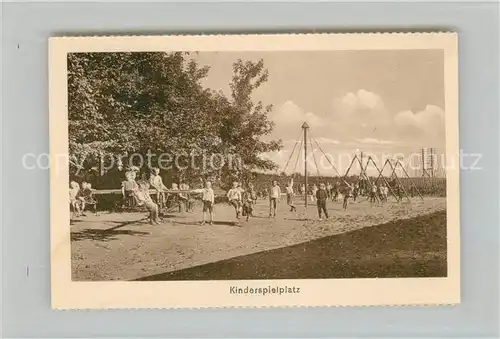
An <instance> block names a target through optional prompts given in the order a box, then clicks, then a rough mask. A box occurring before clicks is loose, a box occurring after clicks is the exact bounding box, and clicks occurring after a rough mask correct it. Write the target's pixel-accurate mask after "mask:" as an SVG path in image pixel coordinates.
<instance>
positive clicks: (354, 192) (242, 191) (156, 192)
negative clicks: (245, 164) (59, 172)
mask: <svg viewBox="0 0 500 339" xmlns="http://www.w3.org/2000/svg"><path fill="white" fill-rule="evenodd" d="M137 173H138V169H136V168H130V169H129V170H128V171H127V172H126V173H125V178H126V180H125V181H123V182H122V196H123V199H124V203H125V204H126V205H128V206H129V207H133V206H143V207H145V208H146V209H147V210H148V211H149V219H150V222H151V224H159V223H160V211H161V210H162V208H163V207H165V206H166V204H167V201H171V200H175V202H177V203H178V204H179V212H180V211H181V206H185V210H186V211H187V212H190V211H192V200H191V196H192V194H194V195H197V194H198V195H200V197H201V200H202V204H203V219H202V221H201V224H202V225H203V224H205V223H206V222H207V221H208V222H209V223H210V224H213V219H214V203H215V194H214V191H213V189H212V183H211V182H210V181H206V182H205V185H204V187H203V188H201V189H194V190H193V189H190V187H189V185H188V184H186V183H184V182H182V181H181V182H180V184H179V185H177V184H175V183H174V184H172V188H171V190H168V189H167V187H166V186H165V185H164V183H163V180H162V177H161V176H160V170H159V169H158V168H153V169H152V170H151V174H150V177H149V179H148V178H147V176H146V175H145V174H143V175H142V176H141V179H139V180H137V181H136V177H137ZM285 188H286V190H285V194H286V202H287V205H288V206H289V207H290V212H295V211H296V210H297V208H296V206H295V204H294V197H295V192H294V182H293V178H292V179H290V180H289V181H288V182H287V184H286V186H285ZM151 189H153V192H151ZM167 191H169V192H170V194H168V195H166V192H167ZM172 191H179V192H178V193H172ZM306 192H307V194H308V195H310V197H311V200H312V201H313V202H314V201H315V202H316V205H317V208H318V216H319V219H320V220H321V219H322V217H323V215H324V217H325V218H326V219H328V218H329V215H328V210H327V206H326V205H327V201H328V200H330V199H331V200H332V201H338V200H339V198H340V199H342V200H343V209H344V210H346V209H347V207H348V204H349V199H351V198H352V199H353V201H356V199H357V197H358V196H359V195H363V193H364V192H363V189H361V188H360V185H359V183H356V184H349V183H347V182H345V185H343V186H340V185H339V183H336V184H335V185H331V184H330V183H327V184H325V183H321V184H320V185H319V186H317V185H316V184H313V185H312V187H311V188H310V189H309V190H306V187H305V185H304V184H302V185H301V186H299V187H298V193H299V194H300V195H304V194H306ZM265 193H266V194H265V195H266V196H267V198H268V199H269V217H270V218H275V217H276V215H277V211H278V206H279V204H280V201H281V196H282V192H281V188H280V186H279V185H278V182H277V181H276V180H273V181H272V183H271V186H270V187H269V188H268V189H266V190H265ZM366 193H367V195H368V197H369V200H370V203H372V204H373V203H374V202H378V201H380V202H382V203H383V202H386V201H387V197H388V193H389V188H388V187H387V186H385V185H384V184H380V185H376V184H374V185H371V187H370V189H369V191H368V190H367V192H366ZM226 196H227V199H228V202H229V204H230V205H232V206H233V208H234V210H235V214H236V218H237V219H239V218H240V216H244V217H246V220H247V221H248V220H249V218H250V217H251V216H253V211H254V205H255V204H256V202H257V199H258V196H259V195H258V194H257V191H256V190H255V188H254V185H253V184H252V183H249V184H248V185H247V187H245V188H243V186H242V185H241V183H240V182H237V181H235V182H233V185H232V188H231V189H230V190H229V191H228V192H227V194H226ZM152 197H153V198H152ZM169 198H170V199H171V200H169ZM308 199H309V198H308ZM70 204H71V206H72V208H73V216H79V215H83V212H84V210H85V206H87V205H93V206H94V209H95V205H96V202H95V200H94V198H93V196H92V187H91V185H90V183H87V182H82V188H81V189H80V186H79V184H78V183H77V182H75V181H72V182H71V184H70ZM94 211H95V210H94ZM207 216H208V218H207ZM207 219H208V220H207Z"/></svg>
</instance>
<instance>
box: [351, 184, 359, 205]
mask: <svg viewBox="0 0 500 339" xmlns="http://www.w3.org/2000/svg"><path fill="white" fill-rule="evenodd" d="M358 195H359V184H358V183H356V185H354V188H353V190H352V201H354V202H356V199H357V198H358Z"/></svg>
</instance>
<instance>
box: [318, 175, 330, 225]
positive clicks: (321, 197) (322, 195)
mask: <svg viewBox="0 0 500 339" xmlns="http://www.w3.org/2000/svg"><path fill="white" fill-rule="evenodd" d="M327 199H328V194H327V193H326V186H325V184H323V183H322V184H321V185H320V186H319V189H318V190H317V191H316V204H317V205H318V215H319V220H322V219H321V212H324V213H325V217H326V219H327V220H328V211H327V210H326V200H327Z"/></svg>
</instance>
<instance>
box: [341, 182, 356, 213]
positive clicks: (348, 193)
mask: <svg viewBox="0 0 500 339" xmlns="http://www.w3.org/2000/svg"><path fill="white" fill-rule="evenodd" d="M352 192H353V187H351V186H350V185H349V186H347V187H346V189H345V191H344V203H343V205H342V207H343V208H344V210H346V209H347V205H348V204H349V198H350V197H351V196H352Z"/></svg>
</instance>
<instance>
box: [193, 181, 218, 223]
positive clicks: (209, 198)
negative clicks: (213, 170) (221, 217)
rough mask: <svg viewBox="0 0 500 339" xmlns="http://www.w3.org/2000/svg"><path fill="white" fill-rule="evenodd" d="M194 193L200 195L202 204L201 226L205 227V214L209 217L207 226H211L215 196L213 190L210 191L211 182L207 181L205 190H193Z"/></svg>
mask: <svg viewBox="0 0 500 339" xmlns="http://www.w3.org/2000/svg"><path fill="white" fill-rule="evenodd" d="M193 192H194V193H201V194H202V196H201V200H202V202H203V220H202V221H201V225H205V220H206V214H207V213H208V215H209V217H210V218H209V224H210V225H212V224H213V220H214V202H215V195H214V190H213V189H212V182H211V181H207V182H206V183H205V188H202V189H197V190H193Z"/></svg>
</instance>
